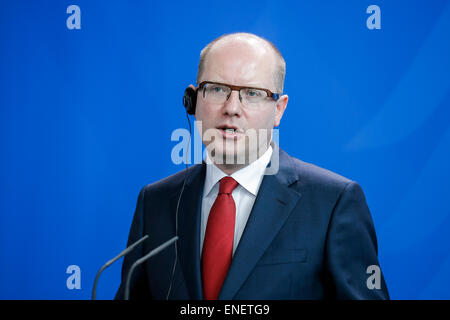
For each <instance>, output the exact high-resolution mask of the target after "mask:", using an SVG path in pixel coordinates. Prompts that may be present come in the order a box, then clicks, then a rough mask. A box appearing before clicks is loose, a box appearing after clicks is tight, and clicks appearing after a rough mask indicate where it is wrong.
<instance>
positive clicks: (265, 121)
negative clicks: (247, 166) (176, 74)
mask: <svg viewBox="0 0 450 320" xmlns="http://www.w3.org/2000/svg"><path fill="white" fill-rule="evenodd" d="M224 42H225V43H217V44H216V45H215V46H213V48H212V49H211V51H210V52H209V53H208V55H207V57H206V61H205V65H204V70H203V73H202V75H201V77H200V79H199V82H200V83H201V82H202V81H213V82H220V83H226V84H231V85H238V86H248V87H255V88H265V89H269V90H270V91H272V92H273V93H277V90H276V88H275V84H274V65H275V64H274V62H275V60H274V59H276V57H275V56H274V54H273V52H272V50H270V49H269V48H266V47H265V46H264V45H262V44H260V43H257V42H247V41H245V42H244V41H224ZM286 104H287V96H285V95H284V96H282V97H280V99H279V100H278V102H276V101H275V100H273V99H271V98H267V99H265V100H264V101H263V102H261V103H258V104H257V105H252V106H248V105H244V104H243V103H241V101H240V100H239V91H232V93H231V96H230V97H229V99H228V100H227V101H226V102H224V103H222V104H217V103H210V102H207V101H205V99H204V98H203V94H202V90H199V92H198V96H197V106H196V112H195V117H196V119H197V121H201V134H202V140H203V143H204V144H205V146H206V147H207V149H208V150H209V151H210V156H211V151H212V150H213V153H214V154H213V157H214V162H217V161H223V162H221V163H226V164H236V162H235V161H237V160H236V159H237V158H238V157H241V159H242V157H243V156H244V157H245V158H244V159H246V158H247V159H248V157H249V156H250V159H253V160H255V159H256V158H257V157H259V156H261V155H262V154H263V153H264V152H265V151H266V150H267V148H268V145H269V143H270V140H271V135H272V129H273V127H274V126H278V125H279V123H280V120H281V117H282V115H283V112H284V109H285V108H286ZM224 128H234V129H236V130H235V132H234V133H231V132H229V131H225V130H224ZM212 137H213V138H212ZM255 137H257V139H255ZM250 139H253V140H252V141H250ZM255 140H256V141H255ZM257 153H258V156H256V158H255V157H254V156H255V155H256V154H257ZM252 157H253V158H252ZM230 161H232V162H233V161H234V162H233V163H230ZM248 162H249V161H248V160H246V163H248Z"/></svg>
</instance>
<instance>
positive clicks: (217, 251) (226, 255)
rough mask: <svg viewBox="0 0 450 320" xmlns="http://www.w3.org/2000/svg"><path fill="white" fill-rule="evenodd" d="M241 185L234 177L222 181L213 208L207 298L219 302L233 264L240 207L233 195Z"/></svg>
mask: <svg viewBox="0 0 450 320" xmlns="http://www.w3.org/2000/svg"><path fill="white" fill-rule="evenodd" d="M237 185H238V183H237V182H236V180H234V179H233V178H231V177H224V178H222V179H221V180H220V185H219V194H218V195H217V198H216V201H214V204H213V205H212V207H211V211H210V212H209V216H208V224H207V225H206V232H205V240H204V242H203V252H202V281H203V297H204V298H205V299H206V300H215V299H217V297H218V296H219V292H220V289H221V288H222V284H223V281H224V280H225V277H226V275H227V272H228V268H229V267H230V264H231V256H232V253H233V239H234V221H235V216H236V205H235V204H234V200H233V196H232V195H231V193H232V192H233V190H234V189H235V188H236V187H237Z"/></svg>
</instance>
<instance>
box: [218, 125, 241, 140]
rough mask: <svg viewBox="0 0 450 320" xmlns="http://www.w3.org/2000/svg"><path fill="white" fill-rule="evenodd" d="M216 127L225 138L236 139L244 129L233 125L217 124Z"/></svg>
mask: <svg viewBox="0 0 450 320" xmlns="http://www.w3.org/2000/svg"><path fill="white" fill-rule="evenodd" d="M217 129H218V130H219V131H220V132H221V133H222V136H223V137H224V138H226V139H229V138H232V139H237V138H238V137H239V136H241V135H243V134H244V131H243V130H241V129H239V128H237V127H234V126H219V127H217Z"/></svg>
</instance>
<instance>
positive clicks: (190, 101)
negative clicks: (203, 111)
mask: <svg viewBox="0 0 450 320" xmlns="http://www.w3.org/2000/svg"><path fill="white" fill-rule="evenodd" d="M196 104H197V90H195V89H192V88H191V87H187V88H186V90H184V95H183V105H184V108H185V109H186V112H187V113H188V114H195V106H196Z"/></svg>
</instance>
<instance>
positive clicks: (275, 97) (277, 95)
mask: <svg viewBox="0 0 450 320" xmlns="http://www.w3.org/2000/svg"><path fill="white" fill-rule="evenodd" d="M206 84H218V85H221V86H226V87H228V88H230V89H231V91H233V90H234V91H238V92H239V99H241V95H240V92H241V89H256V90H262V91H265V92H266V93H267V97H268V98H272V99H273V100H275V101H277V100H278V99H280V96H281V93H273V92H272V91H270V90H269V89H265V88H256V87H248V86H235V85H232V84H228V83H222V82H214V81H202V82H201V83H200V84H199V85H198V88H197V90H199V89H200V90H202V89H203V88H204V87H205V85H206ZM230 96H231V92H230V94H229V95H228V97H227V100H228V99H229V98H230Z"/></svg>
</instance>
